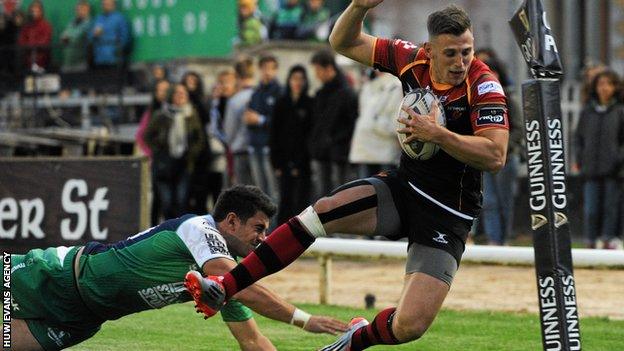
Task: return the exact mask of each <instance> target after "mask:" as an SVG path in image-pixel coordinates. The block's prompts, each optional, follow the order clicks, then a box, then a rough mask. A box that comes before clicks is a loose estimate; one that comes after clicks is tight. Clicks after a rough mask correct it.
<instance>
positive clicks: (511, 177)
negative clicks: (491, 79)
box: [481, 55, 524, 245]
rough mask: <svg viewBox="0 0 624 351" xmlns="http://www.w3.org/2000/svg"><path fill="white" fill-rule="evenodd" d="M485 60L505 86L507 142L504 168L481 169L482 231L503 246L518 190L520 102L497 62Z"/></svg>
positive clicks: (508, 230) (511, 225) (491, 57)
mask: <svg viewBox="0 0 624 351" xmlns="http://www.w3.org/2000/svg"><path fill="white" fill-rule="evenodd" d="M489 57H490V59H488V60H487V61H485V63H486V64H487V65H488V66H489V67H490V70H491V71H492V73H493V74H494V75H495V76H496V78H497V79H498V81H500V82H501V84H502V85H503V86H504V91H505V95H506V96H507V115H508V116H509V142H508V146H507V161H506V163H505V167H503V169H502V170H500V171H499V172H498V173H496V174H493V173H490V172H483V210H482V211H481V218H482V220H483V230H484V231H485V234H486V235H487V237H488V243H489V244H490V245H504V244H505V243H506V241H507V240H508V239H509V238H510V237H511V234H512V228H513V218H514V203H515V201H514V200H515V197H516V194H517V192H518V169H519V167H520V157H521V154H522V153H523V152H524V148H523V141H524V126H523V122H522V114H521V111H520V105H519V104H518V102H517V101H516V100H515V99H514V98H513V97H512V95H511V94H509V86H510V83H511V81H510V79H509V77H508V76H507V73H506V71H505V68H504V66H503V65H502V64H501V63H500V61H498V60H496V59H494V58H493V57H495V55H490V56H489Z"/></svg>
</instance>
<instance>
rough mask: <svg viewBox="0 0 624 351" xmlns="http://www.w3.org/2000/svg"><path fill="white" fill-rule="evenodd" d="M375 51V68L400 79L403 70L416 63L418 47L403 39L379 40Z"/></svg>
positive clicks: (376, 42) (376, 41)
mask: <svg viewBox="0 0 624 351" xmlns="http://www.w3.org/2000/svg"><path fill="white" fill-rule="evenodd" d="M373 51H374V53H373V67H375V68H377V69H378V70H380V71H383V72H389V73H392V74H394V75H395V76H397V77H398V76H400V75H401V71H402V70H403V68H404V67H405V66H407V65H408V64H410V63H411V62H412V61H414V59H415V57H416V53H417V52H418V47H417V46H416V45H414V44H412V43H410V42H409V41H405V40H401V39H394V40H392V39H385V38H377V39H376V40H375V49H374V50H373Z"/></svg>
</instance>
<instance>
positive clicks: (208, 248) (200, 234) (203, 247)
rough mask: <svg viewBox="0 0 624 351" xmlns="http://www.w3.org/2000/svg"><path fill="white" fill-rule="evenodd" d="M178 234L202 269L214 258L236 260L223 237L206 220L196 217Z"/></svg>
mask: <svg viewBox="0 0 624 351" xmlns="http://www.w3.org/2000/svg"><path fill="white" fill-rule="evenodd" d="M177 233H178V236H179V237H180V239H182V241H183V242H184V244H185V245H186V247H187V248H188V250H189V251H190V252H191V255H192V256H193V259H195V262H196V263H197V265H198V266H199V267H200V268H201V267H202V266H203V265H204V263H206V262H207V261H209V260H212V259H214V258H227V259H230V260H234V258H233V257H232V255H231V254H230V251H229V250H228V248H227V244H226V242H225V239H224V238H223V236H222V235H221V234H220V233H219V231H218V230H217V229H216V228H214V227H213V226H211V225H210V223H209V222H208V221H207V220H206V219H204V218H201V217H196V218H193V219H191V220H189V221H186V222H185V223H184V224H182V225H181V226H180V227H179V228H178V230H177Z"/></svg>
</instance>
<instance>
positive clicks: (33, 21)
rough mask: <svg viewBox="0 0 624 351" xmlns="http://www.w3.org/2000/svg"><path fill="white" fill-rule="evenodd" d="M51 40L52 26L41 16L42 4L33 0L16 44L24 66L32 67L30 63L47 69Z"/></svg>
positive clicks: (37, 0)
mask: <svg viewBox="0 0 624 351" xmlns="http://www.w3.org/2000/svg"><path fill="white" fill-rule="evenodd" d="M51 42H52V26H51V25H50V23H49V22H48V21H46V19H45V18H44V17H43V4H42V3H41V1H39V0H34V1H33V2H32V3H30V6H28V22H27V23H26V24H25V25H24V27H23V28H22V30H21V32H20V33H19V37H18V39H17V45H19V47H20V49H21V55H22V57H23V58H24V67H25V68H26V69H32V68H33V67H32V64H33V63H36V64H37V66H39V67H41V68H44V69H47V68H48V66H49V64H50V43H51Z"/></svg>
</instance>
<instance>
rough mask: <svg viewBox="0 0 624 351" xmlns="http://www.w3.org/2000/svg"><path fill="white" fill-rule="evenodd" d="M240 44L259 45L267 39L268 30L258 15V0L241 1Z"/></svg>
mask: <svg viewBox="0 0 624 351" xmlns="http://www.w3.org/2000/svg"><path fill="white" fill-rule="evenodd" d="M238 5H239V12H238V14H239V16H238V27H239V44H240V45H242V46H248V45H254V44H259V43H261V42H262V41H263V40H266V39H267V37H268V36H267V30H266V27H265V26H264V24H262V20H260V16H258V15H257V14H256V11H257V9H258V4H257V0H239V1H238Z"/></svg>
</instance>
